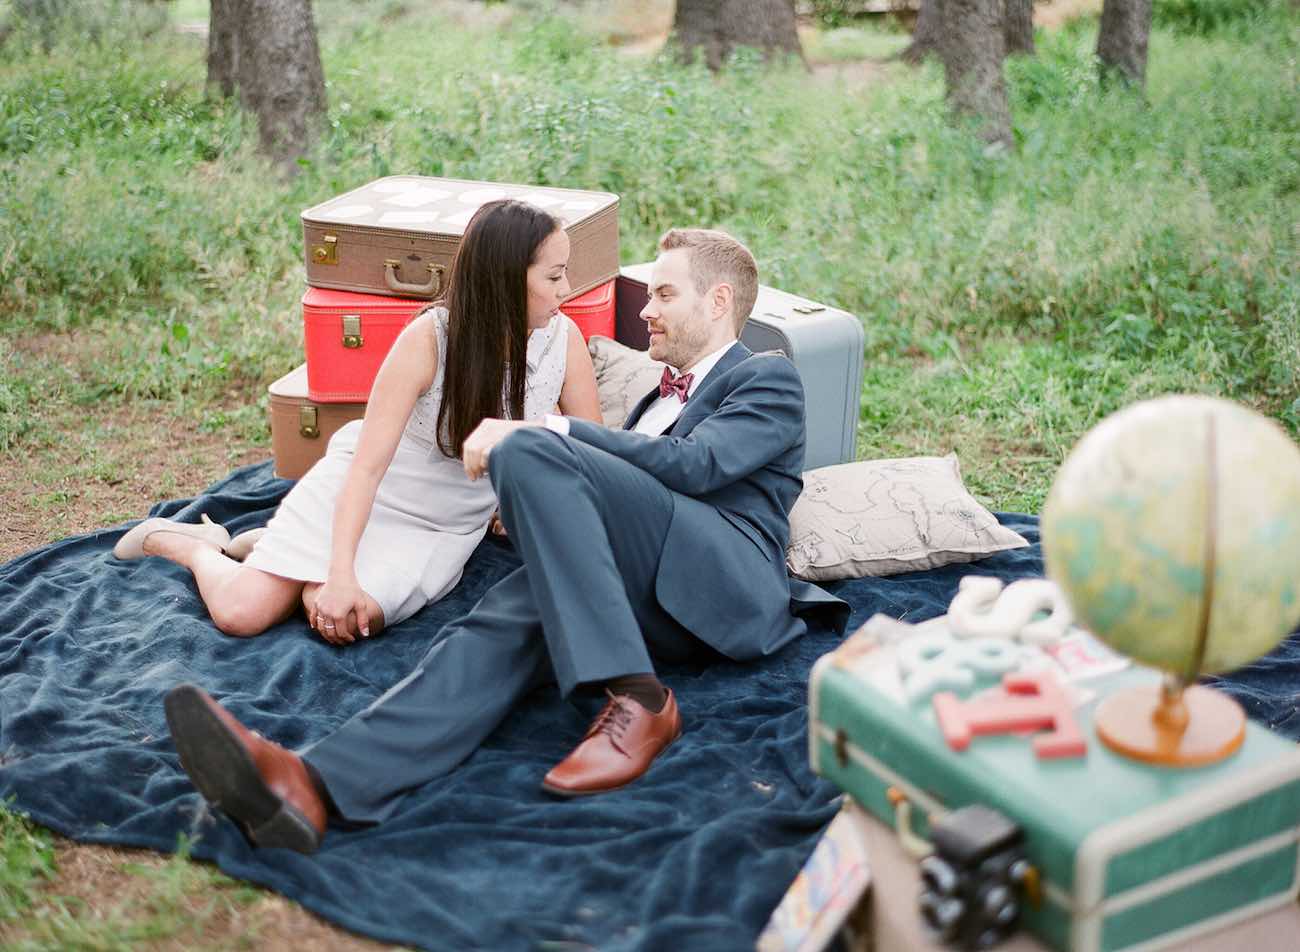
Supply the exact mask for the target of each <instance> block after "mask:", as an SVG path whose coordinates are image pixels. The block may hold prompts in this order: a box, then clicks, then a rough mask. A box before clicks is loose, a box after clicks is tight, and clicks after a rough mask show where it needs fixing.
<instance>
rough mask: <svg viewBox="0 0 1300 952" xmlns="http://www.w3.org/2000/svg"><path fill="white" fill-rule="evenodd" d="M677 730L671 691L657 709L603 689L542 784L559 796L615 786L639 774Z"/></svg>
mask: <svg viewBox="0 0 1300 952" xmlns="http://www.w3.org/2000/svg"><path fill="white" fill-rule="evenodd" d="M605 693H606V694H609V692H608V691H606V692H605ZM681 733H682V717H681V715H680V714H679V713H678V712H677V698H675V697H673V692H672V691H669V692H668V699H667V700H666V701H664V706H663V710H661V711H660V712H659V713H658V714H652V713H650V712H649V711H648V710H646V709H645V708H644V707H642V706H641V705H640V704H638V703H637V702H636V701H634V700H632V698H630V697H625V696H623V695H614V694H609V703H607V704H606V705H605V706H604V707H603V708H602V709H601V712H600V714H598V715H597V716H596V719H595V720H594V721H592V722H591V727H589V728H588V729H587V734H586V736H585V737H583V739H582V742H581V743H580V744H578V746H577V747H575V748H573V751H572V752H571V753H570V754H569V756H567V757H565V758H564V759H563V760H562V761H560V762H559V763H558V764H556V765H555V766H554V767H552V768H551V772H550V773H548V774H547V775H546V779H545V780H543V781H542V788H543V789H544V790H546V791H548V792H549V793H554V794H556V795H557V796H561V797H579V796H584V795H586V794H591V793H604V792H605V791H607V790H617V789H618V788H619V787H624V786H627V785H628V784H629V783H631V782H632V781H633V780H635V779H636V778H637V777H639V776H641V775H642V774H643V773H645V772H646V771H647V770H648V769H649V768H650V764H651V763H652V762H653V761H654V759H655V758H656V757H658V756H659V755H660V754H661V753H663V752H664V750H666V749H667V747H668V745H669V744H671V743H672V742H673V741H675V740H676V739H677V738H678V737H680V736H681Z"/></svg>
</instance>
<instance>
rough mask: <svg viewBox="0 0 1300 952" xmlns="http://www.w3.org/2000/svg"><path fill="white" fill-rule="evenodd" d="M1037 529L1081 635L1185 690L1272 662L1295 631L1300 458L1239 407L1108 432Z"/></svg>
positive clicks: (1177, 409) (1072, 457)
mask: <svg viewBox="0 0 1300 952" xmlns="http://www.w3.org/2000/svg"><path fill="white" fill-rule="evenodd" d="M1041 529H1042V540H1043V553H1044V559H1045V562H1046V569H1047V574H1048V576H1049V577H1050V578H1051V579H1052V580H1053V581H1055V582H1056V583H1057V584H1058V585H1059V586H1060V587H1061V589H1062V590H1063V591H1064V593H1065V595H1066V598H1067V599H1068V601H1069V602H1070V606H1071V607H1072V608H1073V609H1074V613H1075V616H1076V617H1077V618H1078V619H1079V621H1080V623H1081V624H1082V625H1083V627H1084V628H1086V629H1088V630H1089V631H1091V632H1092V633H1093V634H1094V635H1096V636H1097V637H1099V638H1100V639H1102V640H1103V641H1105V642H1106V643H1107V644H1109V645H1110V646H1111V647H1112V648H1114V649H1115V650H1116V651H1119V652H1120V653H1122V654H1125V655H1128V656H1129V657H1132V658H1134V659H1136V660H1138V661H1140V662H1142V663H1144V664H1146V665H1149V666H1152V667H1155V668H1160V669H1163V670H1164V671H1166V672H1170V673H1172V674H1174V675H1176V676H1178V678H1179V679H1180V680H1181V681H1182V682H1183V683H1189V682H1191V681H1192V680H1194V679H1195V677H1196V675H1198V674H1200V673H1202V672H1209V673H1215V672H1221V671H1228V670H1231V669H1233V668H1236V667H1239V666H1240V665H1242V664H1245V663H1247V662H1249V661H1252V660H1254V659H1255V658H1257V657H1259V656H1260V655H1263V654H1267V653H1268V652H1269V651H1270V650H1272V649H1273V648H1274V647H1275V646H1276V645H1277V643H1278V642H1279V641H1280V640H1281V639H1282V638H1283V637H1285V636H1286V634H1287V633H1288V632H1289V631H1291V630H1292V628H1294V627H1295V625H1296V623H1297V621H1298V620H1300V447H1297V446H1296V444H1295V443H1294V442H1293V441H1292V440H1291V438H1290V437H1289V436H1288V435H1287V434H1286V433H1285V431H1283V430H1282V428H1281V427H1279V426H1278V425H1277V424H1276V423H1274V422H1272V421H1271V420H1269V419H1268V418H1267V417H1265V416H1263V415H1261V414H1259V413H1256V412H1255V411H1253V410H1251V409H1248V408H1247V407H1244V406H1241V405H1239V404H1236V403H1233V402H1231V401H1228V400H1221V399H1217V398H1212V397H1201V396H1170V397H1161V398H1159V399H1155V400H1148V401H1143V402H1141V403H1137V404H1134V405H1132V406H1130V407H1128V408H1126V409H1124V410H1121V411H1119V412H1118V413H1115V414H1113V415H1111V416H1109V417H1107V418H1106V419H1104V420H1103V421H1102V422H1101V423H1099V424H1098V425H1097V426H1096V427H1094V428H1093V429H1092V430H1091V431H1089V432H1088V433H1087V434H1086V435H1085V436H1084V437H1083V439H1081V440H1080V441H1079V443H1078V445H1077V446H1076V447H1075V448H1074V449H1073V451H1071V453H1070V454H1069V456H1068V457H1067V458H1066V460H1065V462H1064V463H1063V464H1062V466H1061V469H1060V471H1059V473H1058V474H1057V476H1056V480H1055V481H1054V483H1053V485H1052V489H1051V492H1050V493H1049V495H1048V498H1047V503H1046V505H1045V506H1044V508H1043V514H1042V522H1041Z"/></svg>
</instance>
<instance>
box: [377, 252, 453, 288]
mask: <svg viewBox="0 0 1300 952" xmlns="http://www.w3.org/2000/svg"><path fill="white" fill-rule="evenodd" d="M401 267H402V262H400V261H398V260H397V259H396V258H388V259H387V260H385V261H384V283H385V284H387V285H388V290H390V291H396V292H397V293H398V294H413V295H416V296H418V297H433V296H434V295H436V294H437V293H438V292H439V291H441V290H442V265H440V264H431V265H428V266H427V267H428V269H429V280H428V281H426V282H425V283H424V284H408V283H407V282H405V281H399V280H397V272H398V271H399V270H400V269H401Z"/></svg>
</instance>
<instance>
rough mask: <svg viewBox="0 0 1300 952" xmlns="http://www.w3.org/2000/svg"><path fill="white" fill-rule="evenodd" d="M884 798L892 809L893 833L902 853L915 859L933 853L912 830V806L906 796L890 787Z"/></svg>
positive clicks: (923, 839) (930, 847) (932, 849)
mask: <svg viewBox="0 0 1300 952" xmlns="http://www.w3.org/2000/svg"><path fill="white" fill-rule="evenodd" d="M885 796H886V797H888V798H889V802H890V803H891V804H893V807H894V831H895V832H896V833H897V834H898V843H899V845H900V846H902V847H903V851H904V852H905V853H907V854H908V855H909V856H912V857H913V858H915V859H920V858H921V857H922V856H928V855H929V854H930V853H933V852H934V846H932V845H931V843H930V841H929V840H927V839H925V838H924V837H921V836H918V835H917V833H916V832H915V831H914V830H913V829H912V804H911V802H909V801H908V799H907V794H905V793H903V791H902V790H899V789H898V788H897V787H890V788H889V789H888V790H886V791H885Z"/></svg>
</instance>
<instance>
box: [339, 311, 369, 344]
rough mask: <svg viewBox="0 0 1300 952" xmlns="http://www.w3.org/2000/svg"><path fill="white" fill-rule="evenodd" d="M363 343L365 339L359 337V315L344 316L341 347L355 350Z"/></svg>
mask: <svg viewBox="0 0 1300 952" xmlns="http://www.w3.org/2000/svg"><path fill="white" fill-rule="evenodd" d="M364 343H365V338H363V337H362V336H361V315H360V314H344V315H343V346H344V347H346V348H347V349H348V350H356V349H357V348H358V347H360V346H361V345H362V344H364Z"/></svg>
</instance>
